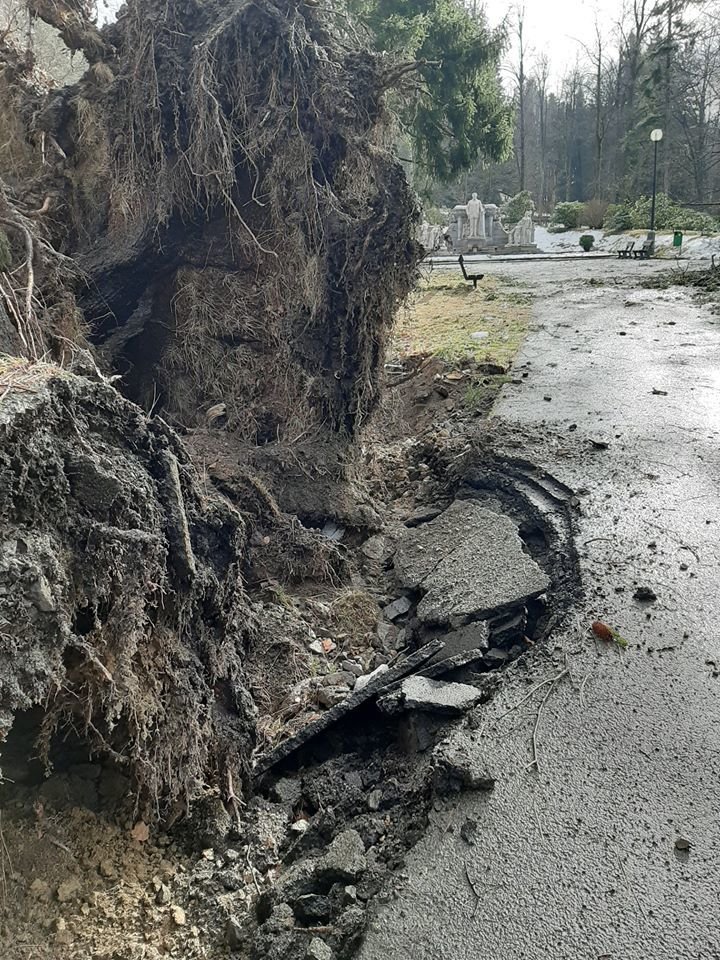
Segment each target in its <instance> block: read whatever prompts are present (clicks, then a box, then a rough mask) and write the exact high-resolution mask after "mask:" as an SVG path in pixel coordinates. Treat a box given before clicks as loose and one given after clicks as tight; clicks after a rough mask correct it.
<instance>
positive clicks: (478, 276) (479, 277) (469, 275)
mask: <svg viewBox="0 0 720 960" xmlns="http://www.w3.org/2000/svg"><path fill="white" fill-rule="evenodd" d="M458 263H459V264H460V269H461V270H462V275H463V277H465V279H466V280H467V281H470V280H472V285H473V289H474V290H477V285H478V280H482V278H483V277H484V276H485V274H484V273H468V272H467V270H466V269H465V257H463V255H462V254H460V256H459V257H458Z"/></svg>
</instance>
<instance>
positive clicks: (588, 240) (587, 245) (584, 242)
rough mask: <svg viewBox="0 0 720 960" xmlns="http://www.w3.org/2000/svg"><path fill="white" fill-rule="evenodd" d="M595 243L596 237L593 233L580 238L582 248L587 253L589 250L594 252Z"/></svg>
mask: <svg viewBox="0 0 720 960" xmlns="http://www.w3.org/2000/svg"><path fill="white" fill-rule="evenodd" d="M594 243H595V237H594V236H593V235H592V234H591V233H584V234H583V235H582V236H581V237H580V246H581V247H582V248H583V250H584V251H585V253H587V252H588V251H589V250H592V245H593V244H594Z"/></svg>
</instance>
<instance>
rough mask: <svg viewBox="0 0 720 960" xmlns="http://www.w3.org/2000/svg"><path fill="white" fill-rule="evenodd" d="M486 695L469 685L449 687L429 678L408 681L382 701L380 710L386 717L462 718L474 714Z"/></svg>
mask: <svg viewBox="0 0 720 960" xmlns="http://www.w3.org/2000/svg"><path fill="white" fill-rule="evenodd" d="M484 696H485V694H484V692H483V691H482V690H478V688H477V687H472V686H470V684H468V683H446V682H444V681H443V680H431V679H430V678H429V677H420V676H414V677H407V678H406V679H405V680H403V681H402V682H401V684H400V686H399V687H398V689H397V690H395V691H394V692H393V693H390V694H388V695H387V696H385V697H383V698H381V699H380V700H379V701H378V706H379V707H380V709H381V710H383V711H385V712H386V713H397V712H399V711H402V710H425V711H427V712H428V713H438V714H443V715H445V716H451V717H458V716H460V715H461V714H463V713H465V712H466V711H467V710H471V709H472V708H473V707H474V706H476V704H478V703H480V701H481V700H482V699H483V698H484Z"/></svg>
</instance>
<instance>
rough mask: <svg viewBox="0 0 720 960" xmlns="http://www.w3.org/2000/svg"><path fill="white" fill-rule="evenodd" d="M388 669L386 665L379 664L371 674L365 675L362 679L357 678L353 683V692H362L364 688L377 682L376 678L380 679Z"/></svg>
mask: <svg viewBox="0 0 720 960" xmlns="http://www.w3.org/2000/svg"><path fill="white" fill-rule="evenodd" d="M389 669H390V667H388V665H387V664H386V663H381V664H380V666H379V667H377V668H376V669H375V670H373V671H372V673H365V674H363V676H362V677H358V678H357V680H356V681H355V690H356V691H357V690H364V689H365V687H366V686H367V685H368V684H369V683H370V682H371V681H373V680H377V679H378V677H381V676H382V675H383V674H384V673H387V672H388V670H389Z"/></svg>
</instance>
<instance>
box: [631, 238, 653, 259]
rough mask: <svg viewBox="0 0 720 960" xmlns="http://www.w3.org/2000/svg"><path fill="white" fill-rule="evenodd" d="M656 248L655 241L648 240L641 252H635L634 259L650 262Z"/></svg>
mask: <svg viewBox="0 0 720 960" xmlns="http://www.w3.org/2000/svg"><path fill="white" fill-rule="evenodd" d="M654 248H655V242H654V241H653V240H646V241H645V243H643V245H642V246H641V247H640V249H639V250H633V257H635V259H636V260H649V259H650V257H651V256H652V253H653V250H654Z"/></svg>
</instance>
